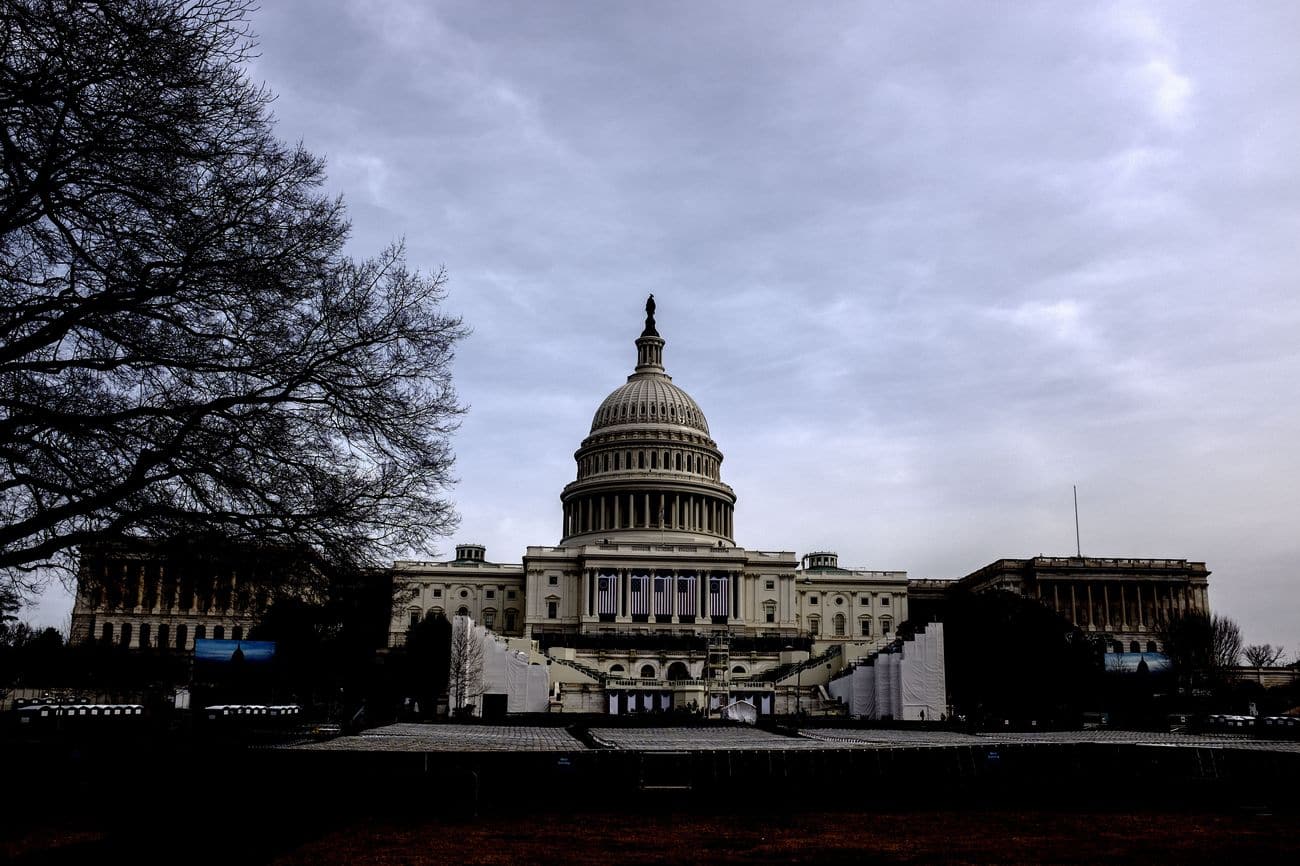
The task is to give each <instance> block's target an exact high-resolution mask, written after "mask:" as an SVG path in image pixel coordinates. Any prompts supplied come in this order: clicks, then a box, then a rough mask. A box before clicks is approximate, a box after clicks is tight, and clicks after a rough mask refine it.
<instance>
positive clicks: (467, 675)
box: [447, 616, 483, 716]
mask: <svg viewBox="0 0 1300 866" xmlns="http://www.w3.org/2000/svg"><path fill="white" fill-rule="evenodd" d="M471 623H472V620H470V619H469V618H468V617H461V616H458V617H456V619H455V621H454V623H453V627H452V635H451V670H450V671H449V672H448V675H447V699H448V703H450V704H451V714H452V715H453V716H455V715H458V714H460V713H462V712H467V709H466V708H468V707H472V706H473V705H474V704H475V702H477V700H478V698H479V696H480V695H481V694H482V693H483V639H482V637H480V636H476V635H475V634H474V631H473V629H472V628H471Z"/></svg>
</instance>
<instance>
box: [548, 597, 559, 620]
mask: <svg viewBox="0 0 1300 866" xmlns="http://www.w3.org/2000/svg"><path fill="white" fill-rule="evenodd" d="M559 615H560V603H559V602H558V601H548V602H547V603H546V618H547V619H556V618H558V617H559Z"/></svg>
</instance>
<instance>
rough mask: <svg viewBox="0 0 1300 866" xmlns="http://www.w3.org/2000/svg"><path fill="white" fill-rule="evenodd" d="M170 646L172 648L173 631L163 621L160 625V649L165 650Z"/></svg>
mask: <svg viewBox="0 0 1300 866" xmlns="http://www.w3.org/2000/svg"><path fill="white" fill-rule="evenodd" d="M170 648H171V631H170V630H169V629H168V627H167V624H166V623H163V624H162V625H160V626H158V649H164V650H165V649H170Z"/></svg>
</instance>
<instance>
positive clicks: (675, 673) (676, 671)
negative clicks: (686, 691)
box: [667, 662, 691, 681]
mask: <svg viewBox="0 0 1300 866" xmlns="http://www.w3.org/2000/svg"><path fill="white" fill-rule="evenodd" d="M690 678H691V671H690V668H688V667H686V665H685V663H683V662H673V663H672V664H670V665H669V666H668V676H667V679H669V680H673V681H676V680H689V679H690Z"/></svg>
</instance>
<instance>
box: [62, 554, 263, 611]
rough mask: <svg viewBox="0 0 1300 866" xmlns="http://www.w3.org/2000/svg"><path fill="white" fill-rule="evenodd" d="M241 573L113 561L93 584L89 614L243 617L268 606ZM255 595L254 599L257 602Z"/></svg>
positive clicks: (156, 562) (89, 592) (260, 590)
mask: <svg viewBox="0 0 1300 866" xmlns="http://www.w3.org/2000/svg"><path fill="white" fill-rule="evenodd" d="M253 586H254V582H252V581H246V580H242V579H241V578H240V575H239V573H238V572H237V571H233V570H231V571H224V570H223V571H220V572H218V571H203V570H202V569H199V568H195V569H186V570H185V571H184V572H182V573H180V574H178V573H177V570H176V569H175V568H173V567H172V566H170V565H167V564H166V563H164V562H161V561H156V560H139V561H134V560H133V561H126V562H121V561H118V562H110V563H109V564H107V565H105V566H103V567H102V570H101V572H100V574H99V575H98V576H97V578H96V580H94V581H93V582H91V583H90V585H89V587H88V589H87V590H86V592H87V593H88V596H89V597H88V598H87V599H86V601H87V603H88V606H89V607H90V609H91V610H102V611H106V612H112V611H120V612H123V613H141V614H158V615H161V614H196V615H197V614H212V613H226V614H237V613H244V612H246V611H247V610H249V608H250V607H252V606H256V607H257V608H259V609H260V608H261V607H264V606H265V598H264V595H265V588H264V587H263V586H261V585H257V587H256V591H255V593H254V591H253ZM254 595H255V596H256V597H254Z"/></svg>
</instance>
